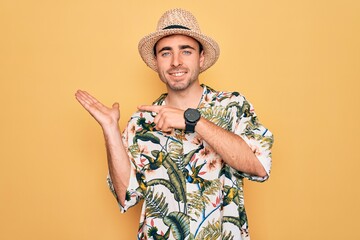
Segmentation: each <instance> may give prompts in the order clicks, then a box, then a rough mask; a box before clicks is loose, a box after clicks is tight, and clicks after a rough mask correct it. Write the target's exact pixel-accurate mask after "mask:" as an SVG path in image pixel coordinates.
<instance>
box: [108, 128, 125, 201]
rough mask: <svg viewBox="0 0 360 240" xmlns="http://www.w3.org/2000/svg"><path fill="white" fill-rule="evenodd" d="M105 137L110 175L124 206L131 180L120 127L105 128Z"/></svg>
mask: <svg viewBox="0 0 360 240" xmlns="http://www.w3.org/2000/svg"><path fill="white" fill-rule="evenodd" d="M103 133H104V137H105V144H106V152H107V160H108V168H109V175H110V178H111V181H112V183H113V186H114V190H115V192H116V195H117V197H118V201H119V202H120V204H121V205H122V206H124V202H125V196H126V190H127V187H128V185H129V178H130V161H129V157H128V155H127V152H126V149H125V147H124V145H123V142H122V137H121V131H120V128H119V126H118V125H117V124H116V125H114V126H108V127H104V128H103Z"/></svg>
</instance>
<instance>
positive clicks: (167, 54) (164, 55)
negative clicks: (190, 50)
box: [161, 52, 170, 57]
mask: <svg viewBox="0 0 360 240" xmlns="http://www.w3.org/2000/svg"><path fill="white" fill-rule="evenodd" d="M169 55H170V52H163V53H162V54H161V56H163V57H166V56H169Z"/></svg>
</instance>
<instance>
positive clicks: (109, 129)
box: [101, 123, 120, 135]
mask: <svg viewBox="0 0 360 240" xmlns="http://www.w3.org/2000/svg"><path fill="white" fill-rule="evenodd" d="M101 128H102V130H103V132H104V134H105V135H111V134H113V133H120V127H119V124H118V123H113V124H106V125H102V126H101Z"/></svg>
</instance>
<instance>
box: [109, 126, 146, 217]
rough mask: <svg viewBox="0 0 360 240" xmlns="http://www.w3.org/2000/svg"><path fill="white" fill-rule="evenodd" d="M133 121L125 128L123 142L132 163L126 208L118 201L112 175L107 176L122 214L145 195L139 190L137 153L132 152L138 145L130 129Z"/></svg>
mask: <svg viewBox="0 0 360 240" xmlns="http://www.w3.org/2000/svg"><path fill="white" fill-rule="evenodd" d="M131 124H132V123H131V120H130V121H129V123H128V126H127V127H126V128H125V130H124V132H123V134H122V138H123V139H122V140H123V144H124V147H125V148H126V151H127V153H128V156H129V161H130V181H129V186H128V188H127V190H126V198H125V203H124V206H122V205H121V204H120V201H119V200H118V196H117V194H116V192H115V189H114V186H113V183H112V180H111V177H110V175H109V174H108V175H107V184H108V186H109V189H110V191H111V192H112V194H113V195H114V197H115V198H116V200H117V202H118V205H119V208H120V211H121V212H122V213H124V212H126V211H127V210H128V209H129V208H131V207H133V206H135V205H136V204H137V203H138V202H139V201H140V200H141V199H142V198H143V193H142V191H141V189H140V188H139V183H138V181H137V178H136V176H137V174H138V170H137V169H138V168H137V166H136V163H135V159H134V156H135V157H136V153H135V152H136V151H134V150H132V149H133V148H136V145H133V144H132V141H133V137H134V136H133V134H131V133H130V132H131V131H129V128H130V126H131Z"/></svg>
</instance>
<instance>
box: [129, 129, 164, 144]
mask: <svg viewBox="0 0 360 240" xmlns="http://www.w3.org/2000/svg"><path fill="white" fill-rule="evenodd" d="M137 140H141V141H144V142H146V141H150V142H152V143H155V144H159V143H160V139H159V138H158V137H156V136H154V135H153V134H151V133H149V132H146V133H136V135H135V137H134V139H133V143H134V144H135V143H136V142H137Z"/></svg>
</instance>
